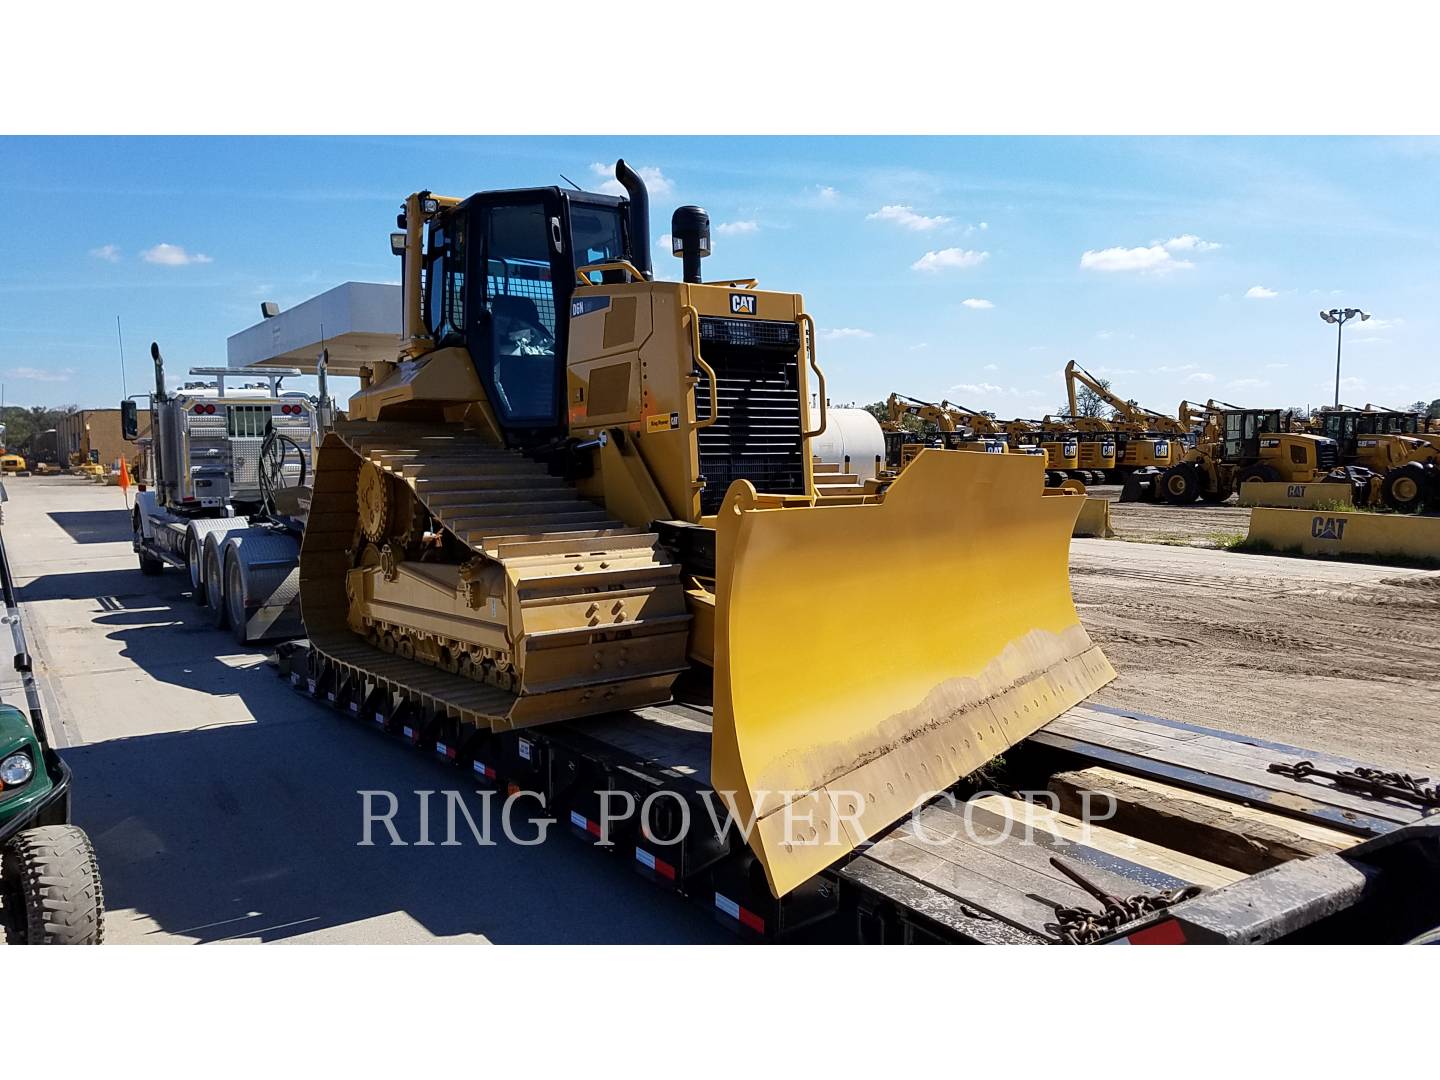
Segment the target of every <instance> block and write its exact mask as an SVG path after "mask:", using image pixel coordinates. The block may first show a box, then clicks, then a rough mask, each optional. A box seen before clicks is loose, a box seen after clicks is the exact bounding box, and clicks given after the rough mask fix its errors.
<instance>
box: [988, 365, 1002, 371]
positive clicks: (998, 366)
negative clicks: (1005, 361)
mask: <svg viewBox="0 0 1440 1080" xmlns="http://www.w3.org/2000/svg"><path fill="white" fill-rule="evenodd" d="M985 370H986V371H999V370H1000V365H999V364H986V365H985Z"/></svg>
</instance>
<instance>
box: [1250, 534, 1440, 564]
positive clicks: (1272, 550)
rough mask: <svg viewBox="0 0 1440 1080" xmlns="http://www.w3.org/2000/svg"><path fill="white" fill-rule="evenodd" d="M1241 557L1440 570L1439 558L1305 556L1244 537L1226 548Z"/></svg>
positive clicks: (1351, 554) (1348, 554)
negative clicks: (1268, 557) (1264, 556)
mask: <svg viewBox="0 0 1440 1080" xmlns="http://www.w3.org/2000/svg"><path fill="white" fill-rule="evenodd" d="M1226 550H1227V551H1238V552H1240V553H1241V554H1242V555H1280V556H1283V557H1285V558H1287V559H1308V560H1310V561H1311V562H1339V563H1361V564H1363V565H1366V566H1398V567H1401V568H1403V569H1406V570H1440V558H1416V557H1414V556H1410V555H1378V554H1376V555H1368V554H1359V553H1355V552H1348V551H1347V552H1338V553H1336V554H1334V555H1307V554H1306V553H1305V552H1304V551H1302V550H1301V549H1300V548H1298V547H1290V548H1277V547H1276V546H1275V545H1274V544H1271V543H1268V542H1267V541H1264V540H1255V541H1251V540H1248V539H1246V538H1244V537H1242V538H1241V539H1240V542H1239V543H1236V544H1233V545H1231V546H1229V547H1228V548H1226Z"/></svg>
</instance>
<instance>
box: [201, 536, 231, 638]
mask: <svg viewBox="0 0 1440 1080" xmlns="http://www.w3.org/2000/svg"><path fill="white" fill-rule="evenodd" d="M205 606H206V607H207V608H209V609H210V625H211V626H213V627H215V629H217V630H224V629H225V628H226V627H227V626H229V625H230V609H229V606H228V605H227V604H226V603H225V571H224V570H223V569H222V568H221V566H220V551H219V548H214V547H210V546H209V545H208V544H207V545H206V547H205Z"/></svg>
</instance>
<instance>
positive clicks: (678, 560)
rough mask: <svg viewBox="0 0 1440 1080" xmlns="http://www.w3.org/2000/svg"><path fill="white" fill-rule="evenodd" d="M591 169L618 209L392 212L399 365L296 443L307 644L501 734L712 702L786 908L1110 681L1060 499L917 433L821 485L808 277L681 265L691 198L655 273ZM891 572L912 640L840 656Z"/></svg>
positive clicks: (524, 201) (418, 205)
mask: <svg viewBox="0 0 1440 1080" xmlns="http://www.w3.org/2000/svg"><path fill="white" fill-rule="evenodd" d="M615 171H616V178H617V180H618V181H619V182H620V184H621V185H622V187H623V189H624V190H625V191H626V193H627V194H626V195H625V196H623V197H619V196H608V195H599V194H591V193H586V192H581V191H578V190H577V191H570V190H565V189H561V188H558V187H547V188H534V189H521V190H510V191H495V192H483V193H480V194H476V195H472V196H470V197H469V198H465V199H457V198H448V197H444V196H440V195H436V194H433V193H431V192H428V191H420V192H417V193H415V194H413V195H411V196H410V197H409V198H407V199H406V200H405V202H404V207H403V211H402V212H401V214H400V215H399V218H398V226H399V231H398V232H396V233H393V234H392V235H391V246H392V250H394V251H395V252H396V253H397V254H399V255H401V257H402V260H403V261H402V272H401V278H402V296H403V331H402V337H401V340H400V341H399V343H398V347H397V350H396V353H395V359H394V361H393V362H388V361H387V362H383V363H377V364H375V365H374V366H373V367H371V369H370V370H369V372H368V373H367V374H366V375H364V376H363V377H362V381H361V389H360V390H359V392H358V393H356V395H355V396H354V397H353V398H351V400H350V403H349V409H348V416H349V419H348V420H345V421H341V422H338V423H337V424H336V425H335V426H334V429H333V430H332V431H331V432H330V433H329V434H327V436H326V437H325V440H324V442H323V444H322V445H321V447H320V449H319V452H318V453H317V455H316V468H315V473H314V481H313V502H312V504H311V509H310V516H309V519H308V522H307V525H306V529H305V534H304V540H303V543H302V547H301V555H300V567H299V578H300V594H301V603H302V610H303V614H304V620H305V626H306V632H307V634H308V635H309V638H310V641H311V645H312V650H313V653H314V654H316V656H317V658H318V659H319V660H321V661H324V662H327V663H329V664H332V665H335V666H336V667H338V668H343V669H344V670H346V671H349V672H350V673H351V674H352V676H353V675H355V673H358V674H359V677H360V678H362V679H370V680H384V682H385V685H387V686H389V687H392V688H399V690H400V691H401V692H402V693H404V694H405V695H406V696H407V699H409V700H412V701H414V702H418V703H421V704H422V705H423V706H424V707H425V708H427V709H432V710H439V711H441V714H442V715H445V716H447V717H448V718H450V720H453V721H455V722H457V723H459V724H460V725H462V726H466V727H469V728H471V729H479V730H482V731H483V730H490V731H493V732H496V733H498V734H497V736H496V737H498V738H502V739H503V738H506V737H507V736H508V735H509V734H510V733H513V732H515V731H516V730H517V729H523V728H526V727H528V726H531V725H539V724H548V723H552V722H557V721H576V720H577V719H578V718H583V717H590V716H597V715H599V714H606V713H615V712H617V711H619V710H630V709H641V708H643V707H645V706H648V705H652V704H658V703H664V702H668V701H670V700H671V699H672V698H673V697H675V696H676V695H683V696H685V697H686V698H687V699H690V698H692V697H693V698H694V699H696V700H700V701H707V700H708V701H709V702H710V703H711V707H712V712H711V713H710V714H709V716H710V720H709V721H707V723H708V724H709V725H710V730H711V735H710V760H709V770H710V776H709V779H710V781H711V783H712V785H713V788H714V790H715V791H716V792H717V793H718V794H719V796H720V798H721V799H722V800H723V801H724V802H725V803H726V804H727V805H728V807H729V809H730V810H731V812H732V813H733V814H734V815H735V816H736V818H737V819H738V820H740V821H742V822H751V821H753V822H754V827H753V828H752V829H750V830H749V835H748V843H749V845H750V847H751V848H752V850H753V851H754V853H755V855H756V857H757V859H758V861H759V863H760V864H761V865H763V867H764V870H765V875H766V879H767V881H768V884H769V887H770V889H771V890H772V892H773V893H774V895H775V896H777V897H778V896H783V895H785V894H786V893H788V892H790V891H791V890H793V889H794V888H796V887H797V886H798V885H799V884H801V883H803V882H805V881H807V880H808V879H810V878H811V877H813V876H814V875H815V874H816V873H818V872H819V871H820V870H822V869H823V868H824V867H826V866H828V865H830V864H832V863H833V862H835V861H836V860H838V859H839V858H841V857H843V856H844V855H845V854H846V853H848V852H849V851H851V850H853V849H854V848H855V847H856V846H858V845H859V844H861V843H863V842H864V840H865V839H866V838H867V837H868V836H871V835H873V834H874V833H875V832H876V831H877V830H879V829H881V828H884V827H887V826H888V825H890V824H891V823H893V822H895V821H897V820H899V819H900V818H901V817H903V816H904V815H905V814H907V813H909V812H910V810H911V809H912V808H913V807H914V806H915V805H917V802H918V801H919V800H921V799H923V798H925V797H926V796H927V795H928V794H930V793H934V792H938V791H942V790H944V789H945V788H947V787H948V786H949V785H951V784H953V783H955V782H956V780H957V778H959V777H962V776H965V775H967V774H968V773H970V772H972V771H973V770H975V769H976V768H978V767H979V766H980V765H982V764H984V762H986V761H987V760H989V759H990V758H991V757H993V756H994V755H995V754H997V753H999V752H1001V751H1003V750H1004V749H1005V748H1007V747H1009V746H1011V745H1013V744H1015V743H1016V742H1018V741H1019V740H1020V739H1022V738H1025V737H1026V736H1027V735H1029V734H1030V733H1032V732H1034V731H1035V730H1036V729H1038V728H1039V727H1041V726H1043V725H1044V724H1046V723H1048V722H1049V721H1050V720H1051V719H1053V718H1054V717H1056V716H1058V715H1059V714H1060V713H1062V712H1063V711H1064V710H1065V709H1067V708H1069V707H1070V706H1072V705H1074V704H1075V703H1077V702H1078V701H1080V700H1082V699H1083V698H1084V697H1085V696H1086V695H1088V694H1089V693H1091V692H1092V691H1094V690H1095V689H1097V688H1098V687H1100V686H1102V685H1103V684H1105V683H1106V682H1108V681H1109V680H1110V679H1111V678H1113V677H1114V672H1113V670H1112V669H1111V667H1110V665H1109V663H1108V662H1107V661H1106V659H1105V657H1104V655H1103V654H1102V653H1101V652H1100V650H1099V648H1098V647H1097V646H1095V645H1094V644H1093V643H1092V642H1091V641H1090V639H1089V636H1088V635H1087V634H1086V632H1085V629H1084V628H1083V627H1082V626H1081V625H1080V622H1079V619H1078V617H1077V616H1076V612H1075V607H1074V603H1073V601H1072V599H1071V596H1070V591H1069V581H1068V549H1069V537H1070V532H1071V528H1072V525H1073V523H1074V521H1075V519H1076V516H1077V514H1078V512H1079V510H1080V507H1081V504H1082V502H1083V499H1080V498H1077V497H1075V496H1073V495H1070V494H1068V493H1063V492H1054V493H1051V492H1046V491H1044V489H1043V485H1042V483H1041V482H1040V481H1041V474H1042V472H1043V468H1044V463H1043V462H1042V461H1039V460H1037V459H1036V458H1034V457H1030V456H1024V455H1010V454H978V453H970V454H966V453H945V452H941V451H929V450H927V451H924V452H922V453H920V454H919V455H918V456H917V457H916V458H915V460H914V461H913V462H912V463H911V464H910V465H909V467H908V468H906V469H905V471H904V472H903V474H901V475H900V476H898V477H897V478H896V479H895V480H894V481H893V482H892V483H891V484H890V485H889V486H888V488H886V489H885V490H884V491H883V493H880V494H877V495H865V496H856V497H854V498H853V499H852V500H849V501H832V500H827V499H823V498H821V497H820V496H818V495H817V493H816V488H815V478H814V475H813V472H812V458H811V454H810V453H809V452H808V445H809V443H810V441H811V440H812V439H814V438H815V437H816V436H817V435H819V434H820V433H821V432H823V430H824V428H825V426H826V412H827V406H826V394H825V383H824V376H823V375H822V374H821V370H820V367H819V365H818V362H817V359H816V356H815V337H816V335H815V328H814V323H813V321H812V319H811V317H810V315H809V314H808V313H807V312H806V310H805V305H804V302H803V300H802V298H801V297H800V296H799V295H798V294H796V293H788V292H776V291H770V290H762V289H760V288H759V287H758V286H757V285H756V283H755V282H754V281H753V280H749V279H726V280H722V281H712V282H704V281H702V280H701V274H700V266H701V260H702V259H703V258H704V257H705V256H707V255H708V254H709V253H710V229H709V219H708V217H707V216H706V214H705V212H704V211H703V210H701V209H700V208H698V207H681V208H680V209H678V210H676V211H675V214H674V216H673V218H672V221H671V230H670V231H671V237H672V241H671V243H672V252H673V254H675V255H676V256H678V257H679V258H680V259H681V260H682V267H683V272H682V280H680V281H661V280H659V279H658V278H657V277H656V276H655V274H654V273H653V271H652V268H651V263H650V252H651V241H650V236H649V207H648V196H647V194H646V192H645V187H644V184H643V183H642V182H641V180H640V178H639V176H638V175H637V174H636V173H635V172H634V171H633V170H632V169H630V168H629V167H628V166H626V164H625V163H624V162H623V161H621V162H619V163H617V165H616V170H615ZM812 391H813V392H814V393H815V400H816V402H817V404H816V406H815V407H814V408H813V409H812V408H811V407H810V405H809V402H810V395H811V392H812ZM897 593H898V594H900V595H921V594H923V595H925V596H926V597H927V601H928V602H929V603H928V607H929V609H930V611H931V613H932V615H933V618H929V619H927V624H926V630H925V633H923V634H913V635H901V636H900V637H899V638H895V637H894V636H893V635H887V638H886V645H885V653H886V662H885V664H883V665H881V666H880V667H878V668H877V667H876V666H875V665H873V664H867V663H859V662H856V663H850V662H846V661H845V660H844V657H846V656H847V655H848V656H852V657H853V656H855V655H856V650H857V648H858V649H859V655H867V654H868V653H867V651H866V647H865V644H864V642H865V635H866V626H867V618H868V617H869V616H870V615H873V614H875V613H876V612H877V611H878V610H880V609H879V608H877V606H876V605H877V604H883V598H884V597H886V596H892V595H895V594H897ZM867 613H868V614H867ZM522 745H523V740H522Z"/></svg>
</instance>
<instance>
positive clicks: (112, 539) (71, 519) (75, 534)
mask: <svg viewBox="0 0 1440 1080" xmlns="http://www.w3.org/2000/svg"><path fill="white" fill-rule="evenodd" d="M47 516H48V517H49V518H50V520H51V521H53V522H55V524H56V525H59V526H60V528H62V529H64V530H65V531H66V532H67V533H69V534H70V539H71V540H74V541H75V542H76V543H77V544H114V543H118V542H119V541H122V540H129V539H130V537H131V527H130V511H129V510H124V509H117V510H52V511H50V513H49V514H48V515H47Z"/></svg>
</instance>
